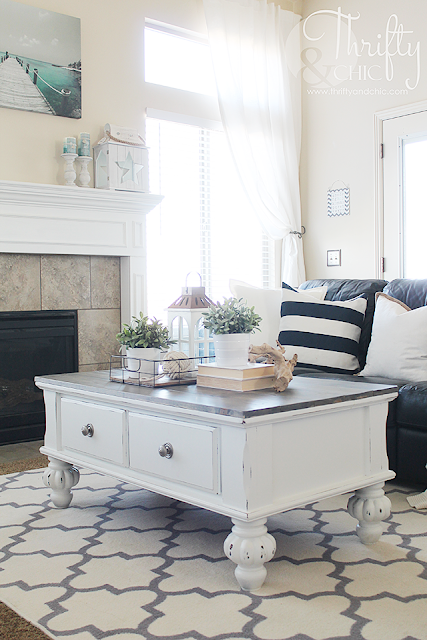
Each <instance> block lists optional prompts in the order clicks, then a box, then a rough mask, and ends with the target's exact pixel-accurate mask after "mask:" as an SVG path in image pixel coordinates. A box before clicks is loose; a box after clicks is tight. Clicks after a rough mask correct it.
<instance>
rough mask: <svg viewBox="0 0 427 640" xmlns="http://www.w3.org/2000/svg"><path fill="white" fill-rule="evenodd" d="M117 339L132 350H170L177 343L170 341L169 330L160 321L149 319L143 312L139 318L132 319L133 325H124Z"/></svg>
mask: <svg viewBox="0 0 427 640" xmlns="http://www.w3.org/2000/svg"><path fill="white" fill-rule="evenodd" d="M116 338H117V340H118V341H119V342H120V344H122V345H123V346H125V347H128V348H130V349H135V348H137V349H150V348H154V349H168V347H169V346H170V345H171V344H175V343H176V340H171V339H170V337H169V330H168V328H167V327H165V326H164V325H163V324H162V322H161V321H160V320H157V319H156V318H148V317H147V316H144V315H143V313H142V312H141V313H140V314H139V318H136V317H135V316H133V317H132V322H131V324H124V325H123V329H122V331H120V333H118V334H117V335H116Z"/></svg>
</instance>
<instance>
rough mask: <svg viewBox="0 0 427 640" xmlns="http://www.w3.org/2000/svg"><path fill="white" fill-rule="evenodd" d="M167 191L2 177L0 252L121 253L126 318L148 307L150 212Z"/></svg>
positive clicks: (123, 303)
mask: <svg viewBox="0 0 427 640" xmlns="http://www.w3.org/2000/svg"><path fill="white" fill-rule="evenodd" d="M162 199H163V196H159V195H154V194H151V193H141V192H130V191H108V190H103V189H91V188H83V187H66V186H61V185H46V184H32V183H25V182H9V181H4V180H0V252H2V253H37V254H59V255H105V256H119V257H120V258H121V286H122V322H129V321H130V318H131V316H132V315H136V314H137V313H139V311H143V310H145V308H146V232H145V228H146V227H145V215H146V214H147V213H149V212H150V211H151V210H152V209H154V207H156V206H157V205H158V204H159V203H160V202H161V200H162Z"/></svg>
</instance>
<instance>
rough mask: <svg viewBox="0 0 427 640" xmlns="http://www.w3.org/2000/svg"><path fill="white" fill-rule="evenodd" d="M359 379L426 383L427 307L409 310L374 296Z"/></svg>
mask: <svg viewBox="0 0 427 640" xmlns="http://www.w3.org/2000/svg"><path fill="white" fill-rule="evenodd" d="M359 375H361V376H379V377H381V378H395V379H397V380H407V381H408V382H420V381H424V380H427V307H420V308H419V309H413V310H412V311H411V309H410V308H409V307H407V306H406V304H404V303H403V302H400V300H396V299H395V298H391V297H390V296H388V295H387V294H385V293H381V292H380V293H377V295H376V303H375V312H374V322H373V325H372V337H371V342H370V343H369V348H368V355H367V358H366V366H365V368H364V369H363V371H361V372H360V374H359Z"/></svg>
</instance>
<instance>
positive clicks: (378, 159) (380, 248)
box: [374, 100, 427, 279]
mask: <svg viewBox="0 0 427 640" xmlns="http://www.w3.org/2000/svg"><path fill="white" fill-rule="evenodd" d="M422 111H427V100H423V101H421V102H415V103H413V104H405V105H402V106H401V107H393V108H391V109H385V110H384V111H377V112H376V113H374V162H375V165H374V166H375V277H376V278H380V279H382V278H383V276H384V268H383V267H384V265H383V260H382V258H383V256H384V168H383V161H382V160H383V156H382V149H383V147H382V146H381V145H382V144H383V122H384V120H390V119H391V118H401V117H402V116H410V115H413V114H414V113H420V112H422Z"/></svg>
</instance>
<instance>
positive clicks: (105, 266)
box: [0, 180, 163, 444]
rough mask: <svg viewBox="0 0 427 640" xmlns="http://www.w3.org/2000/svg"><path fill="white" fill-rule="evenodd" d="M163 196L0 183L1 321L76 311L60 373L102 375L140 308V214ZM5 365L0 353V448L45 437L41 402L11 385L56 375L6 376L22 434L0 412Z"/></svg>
mask: <svg viewBox="0 0 427 640" xmlns="http://www.w3.org/2000/svg"><path fill="white" fill-rule="evenodd" d="M162 198H163V197H162V196H159V195H155V194H151V193H141V192H123V191H110V190H104V189H84V188H77V187H67V186H61V185H43V184H31V183H22V182H10V181H4V180H0V225H1V230H2V233H1V236H0V314H2V315H3V316H5V314H8V313H11V312H24V314H26V316H27V318H29V317H30V316H29V315H28V313H30V314H31V313H33V311H36V310H37V312H38V313H40V312H44V313H45V312H46V313H47V315H46V318H47V317H51V316H50V315H49V314H51V315H53V310H55V312H56V313H59V314H61V313H64V312H63V311H62V310H63V309H76V310H77V323H78V358H77V355H76V353H77V338H76V339H75V343H74V346H73V347H70V346H69V345H68V343H67V341H66V340H65V338H66V337H67V336H62V339H63V340H64V342H63V345H62V347H61V350H62V351H64V350H65V351H69V350H70V349H71V350H72V351H73V353H74V358H75V360H74V363H73V364H72V365H71V364H70V363H69V362H67V364H64V367H65V369H64V371H76V370H77V367H78V369H79V370H80V371H93V370H96V369H104V368H107V367H108V363H109V358H110V355H111V354H112V353H115V349H117V348H118V343H117V340H116V338H115V335H116V333H117V332H118V331H119V330H120V325H121V324H123V323H129V322H130V321H131V317H132V316H134V315H135V316H136V315H138V314H139V312H140V311H145V310H146V258H145V255H146V230H145V216H146V215H147V214H148V213H149V212H150V211H151V210H152V209H154V207H156V206H157V205H158V204H159V203H160V202H161V200H162ZM56 310H59V311H56ZM73 313H75V312H73ZM40 317H41V316H40ZM75 330H77V329H75ZM57 337H59V336H57ZM5 343H7V341H5ZM29 343H31V340H30V341H29ZM65 344H66V346H65ZM31 357H32V356H31ZM10 358H11V359H12V360H13V357H12V356H10ZM76 359H77V360H78V361H76ZM3 360H4V356H3V355H2V353H1V352H0V378H1V385H0V444H1V443H2V442H5V441H6V439H5V438H6V435H7V433H8V434H9V435H8V437H9V436H10V435H11V433H12V431H11V430H12V428H13V429H14V434H15V436H14V437H13V439H14V440H15V441H16V439H17V438H18V434H19V433H20V434H21V435H20V436H19V438H20V439H22V440H24V439H25V440H33V439H38V438H39V437H40V434H41V435H43V432H44V422H43V417H42V413H41V411H42V409H41V407H42V404H41V403H40V402H39V400H38V398H39V397H40V396H37V399H36V398H34V397H33V395H32V394H35V393H37V391H35V390H34V385H33V383H32V382H30V383H28V385H27V383H26V382H19V381H21V380H32V378H33V377H34V375H37V374H41V375H47V374H48V373H57V372H58V369H57V365H55V366H54V368H53V369H49V368H46V369H43V370H40V369H36V370H35V372H34V373H33V372H31V373H29V372H26V373H25V376H24V375H22V376H21V375H18V374H15V377H14V378H13V379H12V380H13V381H14V383H15V384H14V386H15V389H16V388H17V387H18V386H19V385H21V386H22V389H21V397H20V399H19V398H18V399H16V403H15V404H16V405H22V406H21V409H22V413H24V414H25V413H27V414H32V416H31V420H33V422H32V423H31V424H32V425H33V426H30V427H25V426H24V425H23V420H24V418H23V417H17V413H15V410H14V411H9V409H6V404H8V405H9V404H10V403H12V404H13V403H14V402H15V400H14V399H13V398H12V397H11V396H10V389H9V382H8V378H7V377H6V376H5V375H4V374H3V371H2V369H3ZM61 366H62V365H61ZM69 367H72V368H69ZM18 383H19V384H18ZM16 393H18V392H17V391H16ZM18 395H19V394H18ZM8 396H9V397H8ZM7 397H8V399H7V400H6V398H7ZM33 400H34V402H35V404H34V405H33ZM37 403H38V404H37ZM15 408H16V407H15ZM39 409H40V410H39ZM8 411H9V413H8ZM16 412H17V408H16ZM9 441H11V440H9Z"/></svg>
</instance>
